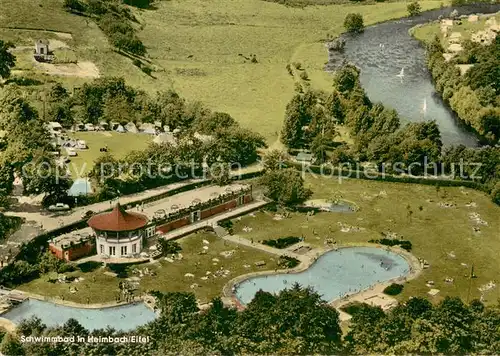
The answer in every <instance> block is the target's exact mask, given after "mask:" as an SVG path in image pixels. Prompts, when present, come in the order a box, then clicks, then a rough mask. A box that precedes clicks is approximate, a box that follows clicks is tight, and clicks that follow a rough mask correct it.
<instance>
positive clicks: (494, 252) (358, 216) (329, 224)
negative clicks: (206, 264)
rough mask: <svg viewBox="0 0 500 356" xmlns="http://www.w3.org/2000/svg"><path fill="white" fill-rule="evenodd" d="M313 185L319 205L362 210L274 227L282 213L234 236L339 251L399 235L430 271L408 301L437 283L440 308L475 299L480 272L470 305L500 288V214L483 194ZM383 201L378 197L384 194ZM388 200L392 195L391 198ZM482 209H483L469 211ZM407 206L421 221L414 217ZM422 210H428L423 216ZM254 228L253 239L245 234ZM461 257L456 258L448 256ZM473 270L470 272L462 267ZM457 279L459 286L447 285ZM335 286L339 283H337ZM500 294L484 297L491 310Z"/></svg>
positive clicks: (353, 183)
mask: <svg viewBox="0 0 500 356" xmlns="http://www.w3.org/2000/svg"><path fill="white" fill-rule="evenodd" d="M306 181H307V183H308V184H309V185H310V186H311V188H312V189H313V190H314V195H313V197H312V198H313V199H317V198H324V199H328V198H333V197H339V196H341V197H342V198H344V199H346V200H350V201H353V202H355V203H356V204H357V205H358V206H359V207H360V210H359V211H358V212H356V213H326V212H324V213H319V214H317V215H315V216H312V217H309V218H307V217H306V215H305V214H299V213H297V214H292V215H291V217H290V218H288V219H283V220H279V221H277V220H274V219H273V218H274V216H275V213H269V212H258V213H255V214H254V215H255V217H252V216H251V215H247V216H244V217H242V218H241V220H240V221H238V220H237V219H235V220H233V222H234V233H235V234H238V235H240V236H242V237H246V238H248V239H254V241H256V242H257V241H260V240H264V239H276V238H279V237H285V236H299V237H301V236H304V237H305V242H306V243H310V244H311V245H314V246H323V245H324V242H325V239H326V238H328V237H330V238H332V239H334V240H336V241H337V242H338V243H339V244H349V243H356V242H367V241H368V240H370V239H378V238H380V237H381V235H380V233H381V232H386V231H392V232H395V233H397V234H399V235H400V236H402V237H403V238H404V239H407V240H410V241H411V242H412V244H413V251H412V252H413V253H414V254H415V255H416V256H417V257H420V258H423V259H425V260H427V261H428V262H429V263H430V268H429V269H426V270H424V272H423V273H422V274H421V276H420V277H419V278H418V279H416V280H413V281H410V282H409V283H407V284H406V285H405V288H404V291H403V293H402V294H401V296H400V297H401V298H402V299H406V298H408V297H410V296H413V295H418V296H428V295H427V292H428V291H429V288H428V287H426V286H425V284H426V281H428V280H433V281H434V282H435V286H434V288H437V289H440V290H441V292H440V293H439V294H438V295H437V296H436V297H430V296H428V297H429V298H431V299H432V300H435V301H438V300H440V299H442V298H443V297H444V296H446V295H456V296H459V297H461V298H463V299H464V300H466V299H467V294H468V289H469V282H470V280H469V279H468V278H467V277H466V275H468V272H469V271H470V266H471V265H472V264H474V273H475V274H476V275H477V278H476V279H472V282H471V292H470V298H471V299H472V298H479V297H480V292H479V290H478V288H479V287H480V286H482V285H484V284H486V283H488V282H490V281H497V282H498V275H499V273H500V264H499V260H500V258H499V257H498V251H499V250H500V235H499V233H498V231H500V220H499V216H500V208H499V207H498V206H496V205H494V204H493V203H492V202H491V201H490V199H489V197H488V196H486V195H485V194H483V193H480V192H477V191H474V190H470V189H461V188H458V187H457V188H441V189H440V191H439V194H437V192H436V188H435V187H433V186H425V185H416V184H399V183H387V182H384V183H381V182H373V181H364V180H356V179H351V180H344V181H343V182H342V184H339V183H338V181H337V180H336V179H328V178H312V177H311V176H308V177H307V179H306ZM381 192H382V194H381V195H380V196H378V197H377V196H376V195H377V194H379V193H381ZM384 192H385V193H386V194H387V195H385V194H384ZM440 202H453V203H455V204H456V207H454V208H442V207H440V206H439V205H438V203H440ZM469 202H475V203H476V204H477V207H475V208H474V207H466V206H465V204H468V203H469ZM407 206H410V209H409V210H411V211H413V214H412V216H411V219H410V218H409V216H408V209H407ZM420 207H421V208H422V210H420ZM473 212H476V213H478V214H479V215H480V217H481V219H483V220H485V221H486V222H487V223H488V226H481V225H476V223H473V222H472V220H471V219H470V218H469V214H470V213H473ZM339 223H343V224H347V225H351V226H358V227H362V228H365V229H366V230H365V231H361V232H341V231H340V226H339V225H338V224H339ZM473 226H479V227H480V229H481V233H480V234H479V235H474V233H473V230H472V227H473ZM244 227H250V228H251V229H252V230H251V231H250V232H244V231H243V228H244ZM451 252H453V253H454V255H455V256H456V257H455V258H453V257H450V256H449V255H448V253H451ZM462 263H466V264H467V265H468V266H469V267H464V266H462V265H461V264H462ZM446 277H451V278H454V283H453V284H447V283H445V282H444V279H445V278H446ZM332 278H334V277H332ZM499 288H500V287H496V288H494V289H492V290H491V291H489V292H486V293H485V294H484V300H485V302H487V303H496V301H497V299H498V298H499V297H500V292H499V290H500V289H499Z"/></svg>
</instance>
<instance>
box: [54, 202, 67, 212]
mask: <svg viewBox="0 0 500 356" xmlns="http://www.w3.org/2000/svg"><path fill="white" fill-rule="evenodd" d="M69 209H70V208H69V205H68V204H63V203H57V204H55V205H51V206H49V210H50V211H64V210H69Z"/></svg>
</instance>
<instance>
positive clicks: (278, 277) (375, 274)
mask: <svg viewBox="0 0 500 356" xmlns="http://www.w3.org/2000/svg"><path fill="white" fill-rule="evenodd" d="M409 272H410V266H409V264H408V262H407V261H406V260H405V259H404V258H403V257H402V256H400V255H398V254H396V253H394V252H390V251H386V250H384V249H381V248H376V247H349V248H341V249H338V250H337V251H330V252H327V253H325V254H324V255H322V256H321V257H320V258H318V260H317V261H316V262H314V264H313V265H312V266H310V267H309V268H308V269H307V270H305V271H303V272H300V273H290V274H272V275H266V276H258V277H251V278H249V279H246V280H244V281H243V282H241V283H239V284H238V285H237V286H236V291H235V294H236V297H237V298H238V299H239V301H240V302H241V303H242V304H248V303H249V302H250V301H251V300H252V299H253V297H254V295H255V293H256V292H257V291H258V290H260V289H262V290H263V291H265V292H271V293H278V292H280V291H281V290H283V289H285V288H290V287H291V286H292V285H293V284H294V283H299V284H300V285H301V286H304V287H305V286H310V287H312V288H314V290H316V291H317V292H318V293H319V294H321V295H322V297H323V299H324V300H326V301H332V300H334V299H337V298H340V297H342V296H344V295H346V294H351V293H355V292H357V291H360V290H363V289H366V288H369V287H371V286H372V285H375V284H377V283H380V282H384V281H388V280H390V279H393V278H397V277H401V276H405V275H407V274H408V273H409Z"/></svg>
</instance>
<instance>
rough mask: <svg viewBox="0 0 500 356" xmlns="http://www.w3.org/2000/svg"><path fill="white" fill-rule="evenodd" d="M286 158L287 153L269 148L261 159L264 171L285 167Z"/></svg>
mask: <svg viewBox="0 0 500 356" xmlns="http://www.w3.org/2000/svg"><path fill="white" fill-rule="evenodd" d="M286 159H287V154H286V153H285V152H283V151H280V150H278V149H274V150H271V151H269V152H267V153H266V155H265V156H264V159H263V164H264V169H265V170H266V171H274V170H278V169H282V168H286V166H285V162H286Z"/></svg>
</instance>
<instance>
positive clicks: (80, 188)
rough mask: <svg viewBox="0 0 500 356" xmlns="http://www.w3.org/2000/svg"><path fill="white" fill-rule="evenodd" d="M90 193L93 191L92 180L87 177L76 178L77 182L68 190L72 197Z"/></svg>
mask: <svg viewBox="0 0 500 356" xmlns="http://www.w3.org/2000/svg"><path fill="white" fill-rule="evenodd" d="M90 193H92V188H91V186H90V181H89V180H88V179H85V178H79V179H75V182H74V183H73V185H72V186H71V188H69V190H68V195H69V196H70V197H77V196H79V195H87V194H90Z"/></svg>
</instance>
